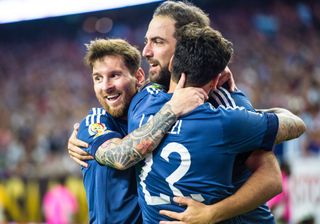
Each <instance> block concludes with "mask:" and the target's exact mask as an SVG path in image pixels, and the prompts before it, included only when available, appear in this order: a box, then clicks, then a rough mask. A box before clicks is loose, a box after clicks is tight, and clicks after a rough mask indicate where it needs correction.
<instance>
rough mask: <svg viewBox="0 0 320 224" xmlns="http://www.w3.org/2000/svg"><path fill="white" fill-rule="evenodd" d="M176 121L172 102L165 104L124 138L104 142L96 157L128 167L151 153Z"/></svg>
mask: <svg viewBox="0 0 320 224" xmlns="http://www.w3.org/2000/svg"><path fill="white" fill-rule="evenodd" d="M176 121H177V116H176V115H175V114H174V113H173V111H172V109H171V106H170V104H165V105H164V106H163V107H162V109H161V110H160V111H159V112H158V113H157V114H156V115H155V116H154V117H153V118H152V119H150V121H148V122H147V123H146V124H144V125H143V126H141V127H140V128H138V129H136V130H134V131H133V132H131V133H130V134H128V135H127V136H126V137H124V138H123V139H119V138H113V139H110V140H108V141H106V142H105V143H103V144H102V145H101V146H100V147H99V148H98V150H97V152H96V154H95V158H96V160H97V161H98V162H99V163H101V164H103V165H108V166H111V167H114V168H116V169H120V170H124V169H127V168H129V167H131V166H133V165H135V164H137V163H138V162H140V161H141V160H142V159H143V158H144V157H145V156H146V155H147V154H148V153H151V152H152V151H153V150H154V149H155V148H156V147H157V146H158V145H159V143H160V142H161V140H162V138H163V137H164V136H165V134H166V133H167V132H168V131H169V130H170V128H171V127H172V125H173V124H174V123H175V122H176Z"/></svg>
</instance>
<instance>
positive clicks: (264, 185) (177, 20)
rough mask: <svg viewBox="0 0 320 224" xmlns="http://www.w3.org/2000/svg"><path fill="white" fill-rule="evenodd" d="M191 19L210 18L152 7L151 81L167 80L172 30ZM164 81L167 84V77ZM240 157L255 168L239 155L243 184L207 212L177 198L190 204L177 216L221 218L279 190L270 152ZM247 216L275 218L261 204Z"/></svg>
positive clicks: (179, 6) (186, 8) (176, 7)
mask: <svg viewBox="0 0 320 224" xmlns="http://www.w3.org/2000/svg"><path fill="white" fill-rule="evenodd" d="M190 22H197V23H199V24H200V25H208V24H209V22H210V21H209V18H208V17H207V16H206V15H205V13H204V12H203V11H202V10H201V9H199V8H197V7H195V6H193V5H191V4H188V3H183V2H172V1H166V2H164V3H162V4H161V5H160V6H159V7H158V8H157V10H156V11H155V13H154V17H153V19H152V21H151V22H150V24H149V29H148V32H147V35H146V46H145V48H144V52H143V54H144V56H145V57H147V58H148V60H149V63H150V77H151V80H152V81H158V80H157V79H159V78H160V79H161V77H162V76H163V77H164V80H169V79H168V74H170V73H169V71H168V69H167V67H168V62H169V60H170V57H171V56H172V54H173V51H174V48H175V44H176V32H175V31H176V29H177V28H179V27H180V26H182V25H185V24H187V23H190ZM158 82H160V83H162V84H165V83H166V81H164V82H162V81H161V80H160V81H158ZM166 85H167V86H168V81H167V84H166ZM228 94H229V93H228V92H225V90H221V91H218V92H217V95H214V96H215V98H216V99H218V100H219V101H221V102H222V103H226V102H227V101H226V100H224V99H226V98H228V101H230V100H231V101H230V102H231V103H236V104H237V105H241V106H245V107H247V108H248V107H251V105H250V103H249V101H248V100H247V98H245V97H244V95H243V94H242V93H241V92H234V93H231V96H232V97H233V98H234V99H233V100H232V99H231V98H230V95H228ZM229 104H230V103H229ZM251 108H252V107H251ZM72 143H74V144H77V145H83V146H84V147H85V146H86V145H85V144H84V143H81V142H79V141H78V140H74V138H70V140H69V145H68V148H69V153H70V155H71V156H72V157H73V159H74V160H76V161H77V162H79V163H81V164H84V163H83V162H81V161H80V160H79V159H90V158H91V157H90V156H85V155H84V154H83V153H82V152H81V151H79V150H78V149H77V148H76V147H75V146H73V145H72ZM76 153H80V155H77V154H76ZM239 158H241V159H242V160H243V161H245V164H246V165H247V166H249V167H250V168H251V169H252V170H253V171H254V172H253V174H252V175H251V177H250V178H249V179H248V177H249V176H250V173H249V171H248V170H247V169H246V168H245V167H244V165H243V164H244V162H242V160H240V159H237V160H236V163H235V164H236V165H235V168H237V167H238V169H236V170H235V171H236V173H237V175H234V177H235V179H234V184H236V186H237V188H240V186H242V185H243V184H244V183H245V181H247V180H248V181H247V182H246V183H245V184H244V185H243V187H242V188H240V189H239V190H238V191H237V192H236V193H235V194H234V195H232V196H231V197H229V198H228V200H223V201H221V202H220V203H216V204H215V205H213V206H211V207H210V208H212V209H210V213H209V212H208V211H209V208H208V207H206V206H203V205H201V204H199V203H197V202H196V201H191V199H181V198H179V203H188V206H189V207H188V209H186V212H185V213H183V214H180V215H179V217H178V218H181V219H185V218H190V215H191V216H192V217H195V216H194V214H198V215H199V216H200V217H201V218H203V219H197V217H195V220H196V222H197V223H201V221H202V220H205V218H206V217H208V216H215V215H217V214H218V216H215V217H217V220H221V219H225V218H229V217H232V216H234V215H237V214H240V213H242V212H246V211H249V210H251V209H254V208H255V207H257V206H259V205H260V204H262V203H264V202H265V201H267V200H268V199H270V198H271V197H272V196H274V195H275V194H277V193H279V191H280V189H281V179H280V170H279V168H278V166H277V161H276V159H275V157H274V155H273V154H272V152H264V151H259V152H257V151H255V152H253V153H251V154H250V157H249V158H248V159H246V157H245V156H241V157H239ZM84 165H85V164H84ZM239 168H241V169H239ZM200 208H201V209H200ZM203 208H205V209H203ZM246 217H247V218H248V219H247V221H246V222H247V223H257V222H259V223H272V222H274V221H273V218H272V215H271V213H270V211H269V210H268V208H266V207H264V206H260V207H259V208H258V209H256V210H254V212H253V213H248V214H247V215H246ZM209 218H212V217H209ZM257 220H258V221H257Z"/></svg>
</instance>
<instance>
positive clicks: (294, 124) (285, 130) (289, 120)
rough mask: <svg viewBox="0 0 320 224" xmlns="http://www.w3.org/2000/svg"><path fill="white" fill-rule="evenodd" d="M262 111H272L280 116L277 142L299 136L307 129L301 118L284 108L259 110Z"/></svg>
mask: <svg viewBox="0 0 320 224" xmlns="http://www.w3.org/2000/svg"><path fill="white" fill-rule="evenodd" d="M259 111H262V112H272V113H275V114H276V115H277V116H278V119H279V128H278V133H277V136H276V140H275V143H276V144H277V143H280V142H283V141H286V140H290V139H294V138H298V137H299V136H300V135H302V134H303V133H304V132H305V131H306V126H305V123H304V122H303V121H302V119H301V118H299V117H298V116H296V115H294V114H293V113H291V112H290V111H288V110H286V109H283V108H271V109H262V110H259Z"/></svg>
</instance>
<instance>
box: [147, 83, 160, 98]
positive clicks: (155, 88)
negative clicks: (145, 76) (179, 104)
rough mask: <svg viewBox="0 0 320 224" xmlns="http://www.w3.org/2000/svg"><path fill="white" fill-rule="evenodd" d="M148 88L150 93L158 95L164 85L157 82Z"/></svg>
mask: <svg viewBox="0 0 320 224" xmlns="http://www.w3.org/2000/svg"><path fill="white" fill-rule="evenodd" d="M146 89H147V91H148V93H150V94H153V95H156V94H158V93H159V92H160V91H162V90H163V87H162V86H161V85H159V84H157V83H152V84H151V85H150V86H147V88H146Z"/></svg>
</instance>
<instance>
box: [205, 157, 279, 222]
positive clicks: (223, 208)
mask: <svg viewBox="0 0 320 224" xmlns="http://www.w3.org/2000/svg"><path fill="white" fill-rule="evenodd" d="M246 165H247V166H249V168H250V169H252V171H253V173H252V175H251V176H250V178H249V179H248V180H247V181H246V182H245V183H244V184H243V185H242V186H241V188H239V190H238V191H237V192H236V193H235V194H233V195H231V196H229V197H228V198H226V199H224V200H222V201H220V202H218V203H216V204H214V205H211V211H212V221H213V222H220V221H223V220H226V219H230V218H232V217H234V216H237V215H240V214H244V213H247V212H249V211H251V210H253V209H255V208H257V207H258V206H260V205H261V204H264V203H266V202H267V201H268V200H270V199H271V198H272V197H274V196H275V195H277V194H279V193H280V192H281V190H282V184H281V172H280V167H279V165H278V162H277V160H276V158H275V156H274V154H273V153H272V152H266V151H255V152H253V153H252V154H251V156H250V157H249V158H248V160H247V161H246Z"/></svg>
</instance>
